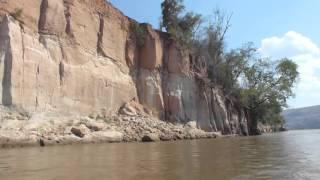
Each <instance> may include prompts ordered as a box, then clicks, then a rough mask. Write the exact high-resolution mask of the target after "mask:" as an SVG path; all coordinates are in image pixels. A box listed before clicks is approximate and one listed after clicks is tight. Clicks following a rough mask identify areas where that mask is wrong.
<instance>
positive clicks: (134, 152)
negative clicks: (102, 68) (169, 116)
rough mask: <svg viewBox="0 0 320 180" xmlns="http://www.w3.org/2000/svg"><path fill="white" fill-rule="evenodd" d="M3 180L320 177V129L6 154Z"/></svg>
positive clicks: (1, 156)
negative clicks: (253, 135)
mask: <svg viewBox="0 0 320 180" xmlns="http://www.w3.org/2000/svg"><path fill="white" fill-rule="evenodd" d="M0 179H1V180H20V179H21V180H47V179H48V180H64V179H66V180H96V179H97V180H100V179H108V180H131V179H133V180H162V179H163V180H189V179H190V180H191V179H192V180H206V179H208V180H212V179H217V180H223V179H231V180H244V179H290V180H292V179H315V180H318V179H320V131H319V130H312V131H290V132H285V133H278V134H269V135H263V136H258V137H239V138H222V139H213V140H212V139H211V140H197V141H179V142H161V143H150V144H142V143H129V144H96V145H74V146H59V147H58V146H57V147H44V148H16V149H1V150H0Z"/></svg>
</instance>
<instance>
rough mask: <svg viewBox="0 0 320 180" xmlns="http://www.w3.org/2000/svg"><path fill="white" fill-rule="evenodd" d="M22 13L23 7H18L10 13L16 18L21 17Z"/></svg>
mask: <svg viewBox="0 0 320 180" xmlns="http://www.w3.org/2000/svg"><path fill="white" fill-rule="evenodd" d="M22 13H23V10H22V9H20V8H16V9H15V10H14V12H12V13H10V15H11V16H12V17H13V18H14V19H16V20H18V19H20V18H21V16H22Z"/></svg>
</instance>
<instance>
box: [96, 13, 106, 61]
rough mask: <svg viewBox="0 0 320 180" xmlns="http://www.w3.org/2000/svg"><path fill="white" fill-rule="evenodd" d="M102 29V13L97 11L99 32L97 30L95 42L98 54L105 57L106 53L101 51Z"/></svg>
mask: <svg viewBox="0 0 320 180" xmlns="http://www.w3.org/2000/svg"><path fill="white" fill-rule="evenodd" d="M103 31H104V15H103V14H101V13H99V32H98V42H97V53H98V55H100V56H103V57H107V55H106V53H105V52H104V51H103V48H102V46H103V45H102V44H103Z"/></svg>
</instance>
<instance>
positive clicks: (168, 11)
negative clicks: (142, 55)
mask: <svg viewBox="0 0 320 180" xmlns="http://www.w3.org/2000/svg"><path fill="white" fill-rule="evenodd" d="M161 9H162V21H161V25H160V26H161V27H160V28H161V29H163V28H165V29H166V31H167V32H168V33H169V34H170V35H171V36H172V38H173V39H175V40H176V41H178V42H179V43H180V45H185V46H188V47H190V46H191V43H192V41H193V37H194V35H195V32H196V30H197V29H198V27H199V26H200V24H201V21H202V19H201V15H199V14H195V13H193V12H187V13H184V11H185V7H184V6H183V0H164V1H163V3H162V4H161Z"/></svg>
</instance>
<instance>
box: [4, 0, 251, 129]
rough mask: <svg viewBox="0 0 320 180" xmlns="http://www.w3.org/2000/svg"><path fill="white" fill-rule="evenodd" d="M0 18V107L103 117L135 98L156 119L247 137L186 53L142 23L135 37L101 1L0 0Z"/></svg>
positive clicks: (237, 115)
mask: <svg viewBox="0 0 320 180" xmlns="http://www.w3.org/2000/svg"><path fill="white" fill-rule="evenodd" d="M0 16H1V19H0V21H1V25H0V71H1V72H0V76H1V77H0V79H1V80H2V84H1V86H0V91H1V92H2V93H0V99H1V103H2V105H3V106H6V107H15V108H19V109H23V110H24V111H26V112H28V113H29V114H30V116H31V119H32V117H36V116H37V114H46V115H44V116H41V117H42V118H44V117H46V116H47V115H48V116H49V115H52V114H54V116H58V117H59V116H61V117H67V116H73V115H81V116H88V115H90V114H98V115H101V116H104V117H108V116H112V115H115V114H117V113H118V112H119V110H120V109H121V107H123V106H124V105H125V104H127V103H129V102H132V101H135V102H136V103H139V104H141V105H143V107H144V110H145V111H146V112H147V113H148V114H149V115H152V116H153V117H156V118H158V119H161V120H163V121H167V122H172V123H182V124H185V123H188V122H196V126H197V127H198V128H200V129H202V130H204V131H207V132H215V131H220V132H222V133H223V134H240V135H246V134H248V130H247V123H248V122H247V118H246V114H245V111H244V110H242V109H239V108H236V107H234V106H233V104H232V102H231V101H229V100H227V99H226V98H225V97H224V96H223V94H222V92H221V91H220V90H219V88H218V87H205V88H204V87H203V85H201V82H200V80H199V79H198V78H197V75H196V74H197V73H196V72H195V71H196V69H197V68H196V67H198V66H201V64H200V65H199V64H197V63H195V62H194V61H192V59H193V57H192V54H191V53H188V52H187V51H186V50H184V51H183V50H181V49H180V48H179V46H178V45H177V44H176V43H174V42H172V41H171V40H170V38H168V35H167V34H166V33H163V32H159V31H156V30H154V29H152V27H150V26H149V25H139V27H140V26H141V27H143V28H144V32H145V35H144V37H143V39H139V37H136V35H135V32H133V31H134V30H133V29H132V27H133V26H134V25H136V23H137V22H135V21H134V20H132V19H130V18H128V17H126V16H125V15H123V14H122V13H121V12H120V11H119V10H117V9H116V8H114V7H113V6H112V5H111V4H109V3H107V2H104V1H103V0H2V1H0ZM140 38H141V37H140ZM141 40H143V42H142V43H141V42H140V41H141ZM44 119H45V118H44ZM43 121H45V120H43Z"/></svg>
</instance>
